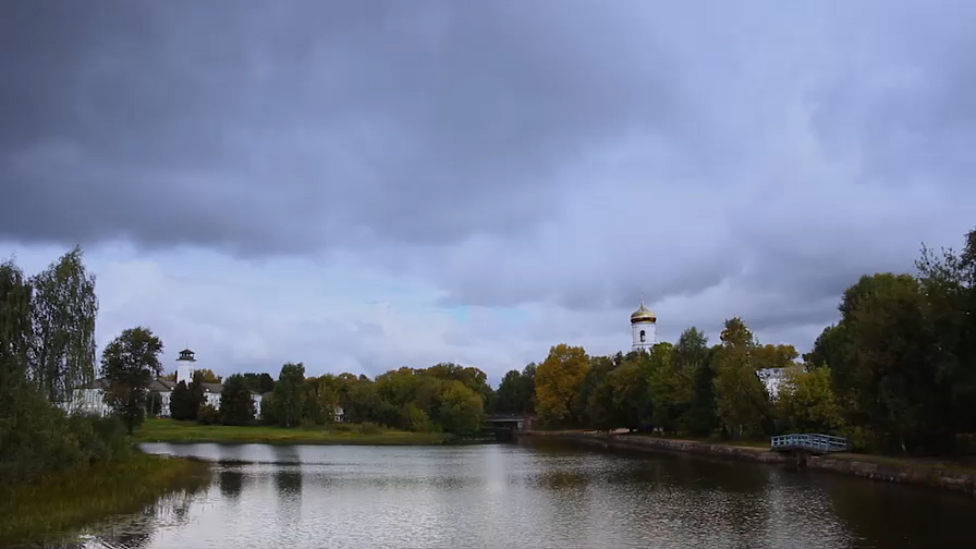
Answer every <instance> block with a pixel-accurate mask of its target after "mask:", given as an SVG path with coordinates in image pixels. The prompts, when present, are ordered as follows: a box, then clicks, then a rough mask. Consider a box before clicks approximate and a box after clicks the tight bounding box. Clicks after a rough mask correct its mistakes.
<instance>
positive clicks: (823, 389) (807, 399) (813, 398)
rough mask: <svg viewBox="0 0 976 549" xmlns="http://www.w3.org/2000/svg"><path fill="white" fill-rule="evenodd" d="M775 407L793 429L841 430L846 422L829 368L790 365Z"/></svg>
mask: <svg viewBox="0 0 976 549" xmlns="http://www.w3.org/2000/svg"><path fill="white" fill-rule="evenodd" d="M776 407H777V409H778V410H779V415H780V417H781V418H782V419H783V422H784V424H785V426H786V429H787V430H788V431H790V432H796V433H808V432H824V433H830V432H838V431H839V430H840V429H841V428H842V427H843V424H844V422H843V418H842V416H841V408H840V406H839V404H838V403H837V398H836V397H835V396H834V391H833V387H832V385H831V381H830V371H829V370H828V369H827V368H811V369H809V370H808V369H805V368H803V367H802V366H790V367H788V368H787V369H786V371H785V374H784V376H783V378H782V380H781V382H780V386H779V395H778V397H777V401H776Z"/></svg>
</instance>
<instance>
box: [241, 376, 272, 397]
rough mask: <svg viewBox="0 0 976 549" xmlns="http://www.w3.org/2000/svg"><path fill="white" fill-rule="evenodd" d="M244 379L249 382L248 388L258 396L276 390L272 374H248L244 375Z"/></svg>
mask: <svg viewBox="0 0 976 549" xmlns="http://www.w3.org/2000/svg"><path fill="white" fill-rule="evenodd" d="M242 375H243V376H244V379H245V380H247V386H248V388H249V389H251V390H252V391H254V392H255V393H258V394H262V395H263V394H264V393H270V392H271V391H273V390H274V378H273V377H271V374H268V373H265V372H262V373H260V374H256V373H253V372H248V373H245V374H242Z"/></svg>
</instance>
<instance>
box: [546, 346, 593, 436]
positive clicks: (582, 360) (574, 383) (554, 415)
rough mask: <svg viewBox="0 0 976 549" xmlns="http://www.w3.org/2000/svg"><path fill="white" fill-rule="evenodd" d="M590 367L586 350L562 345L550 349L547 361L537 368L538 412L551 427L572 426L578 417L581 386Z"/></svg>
mask: <svg viewBox="0 0 976 549" xmlns="http://www.w3.org/2000/svg"><path fill="white" fill-rule="evenodd" d="M589 368H590V359H589V357H588V356H587V355H586V351H585V350H584V349H583V347H570V346H569V345H566V344H565V343H560V344H559V345H556V346H554V347H552V348H551V349H550V350H549V356H548V357H547V358H546V360H545V362H543V363H542V364H540V365H539V367H538V368H537V369H536V379H535V391H536V411H537V412H538V413H539V415H540V416H541V418H542V420H543V421H544V422H546V424H549V425H569V424H573V423H576V422H578V421H579V419H581V418H578V417H574V408H575V407H576V406H575V403H576V402H577V401H578V395H579V394H580V389H581V385H582V384H583V382H584V380H585V379H586V374H587V372H588V371H589Z"/></svg>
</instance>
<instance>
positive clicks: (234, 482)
mask: <svg viewBox="0 0 976 549" xmlns="http://www.w3.org/2000/svg"><path fill="white" fill-rule="evenodd" d="M217 481H218V483H219V484H220V494H221V495H222V496H224V497H225V498H228V499H237V498H238V497H240V495H241V491H243V489H244V473H242V472H241V471H234V470H224V471H221V472H220V475H218V477H217Z"/></svg>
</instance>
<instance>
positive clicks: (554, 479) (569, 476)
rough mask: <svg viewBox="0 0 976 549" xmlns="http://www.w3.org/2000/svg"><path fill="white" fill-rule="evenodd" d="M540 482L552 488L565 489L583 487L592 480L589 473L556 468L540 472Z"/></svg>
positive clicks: (543, 485)
mask: <svg viewBox="0 0 976 549" xmlns="http://www.w3.org/2000/svg"><path fill="white" fill-rule="evenodd" d="M537 478H538V483H539V486H541V487H543V488H548V489H550V490H565V489H569V488H583V487H585V486H586V485H587V484H589V482H590V477H589V475H587V474H584V473H580V472H576V471H561V470H558V469H554V470H551V471H544V472H542V473H540V474H539V476H538V477H537Z"/></svg>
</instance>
